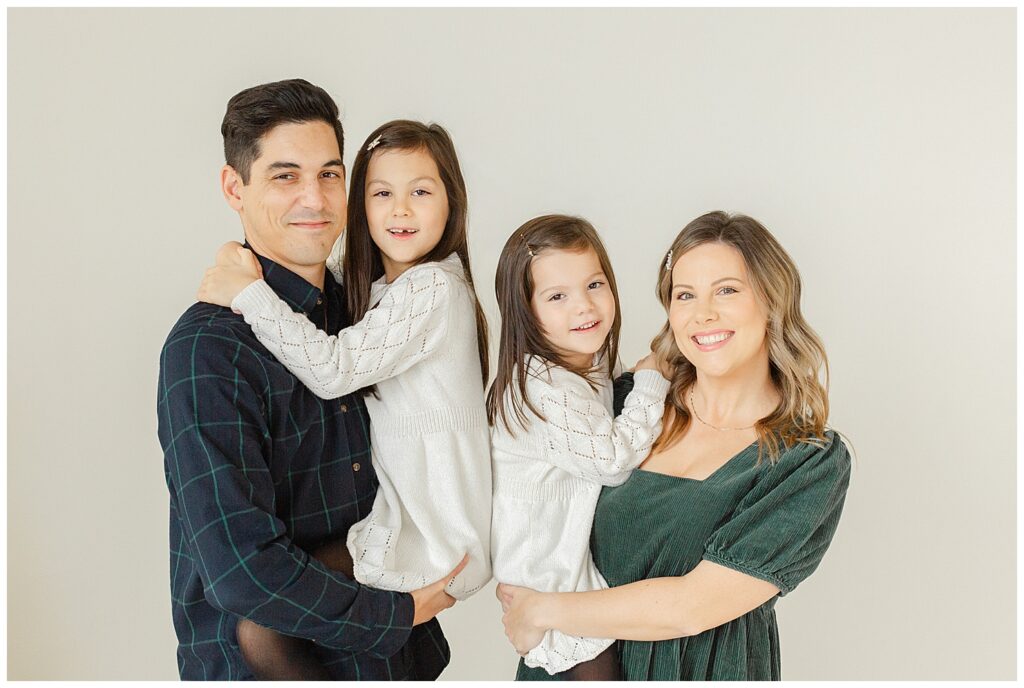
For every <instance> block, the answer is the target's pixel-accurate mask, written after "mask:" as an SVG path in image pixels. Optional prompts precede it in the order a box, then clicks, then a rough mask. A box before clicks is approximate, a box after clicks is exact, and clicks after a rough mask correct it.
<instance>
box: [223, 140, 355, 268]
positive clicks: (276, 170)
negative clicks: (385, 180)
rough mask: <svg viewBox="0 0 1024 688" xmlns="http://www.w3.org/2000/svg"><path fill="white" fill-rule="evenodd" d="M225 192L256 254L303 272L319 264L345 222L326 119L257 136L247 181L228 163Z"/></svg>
mask: <svg viewBox="0 0 1024 688" xmlns="http://www.w3.org/2000/svg"><path fill="white" fill-rule="evenodd" d="M223 182H224V184H223V186H224V194H225V196H226V197H227V199H228V203H229V204H230V205H231V206H232V207H233V208H235V210H237V211H238V212H239V214H240V215H241V216H242V226H243V227H244V228H245V237H246V239H248V241H249V244H250V245H251V246H252V247H253V249H254V250H255V251H256V253H259V254H260V255H263V256H265V257H267V258H269V259H270V260H272V261H274V262H275V263H279V264H280V265H282V266H283V267H286V268H288V269H289V270H291V271H292V272H295V273H297V274H299V275H303V276H305V275H306V274H308V273H309V272H310V269H314V270H315V269H317V268H322V267H323V264H324V261H325V260H326V259H327V256H328V255H329V254H330V252H331V248H332V247H333V246H334V242H335V241H336V240H337V238H338V236H339V235H340V234H341V231H342V228H343V226H344V222H345V212H346V209H347V202H348V199H347V196H346V195H345V168H344V166H343V164H342V161H341V152H340V151H339V150H338V140H337V139H336V138H335V135H334V129H333V128H331V126H330V125H328V124H327V123H326V122H302V123H300V124H292V123H289V124H280V125H278V126H276V127H274V128H273V129H271V130H270V131H268V132H267V133H266V134H264V135H263V137H262V138H261V139H260V156H259V157H258V158H257V159H256V160H255V161H254V162H253V164H252V168H251V169H250V171H249V183H248V184H242V182H241V178H240V177H239V176H238V175H237V173H236V172H235V171H234V170H233V169H232V168H230V167H225V170H224V173H223Z"/></svg>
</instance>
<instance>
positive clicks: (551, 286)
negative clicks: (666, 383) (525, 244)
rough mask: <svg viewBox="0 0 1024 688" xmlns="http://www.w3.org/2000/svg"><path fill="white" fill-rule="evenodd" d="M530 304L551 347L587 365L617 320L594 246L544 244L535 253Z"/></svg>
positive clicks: (567, 357) (609, 290)
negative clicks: (569, 247)
mask: <svg viewBox="0 0 1024 688" xmlns="http://www.w3.org/2000/svg"><path fill="white" fill-rule="evenodd" d="M530 271H531V274H532V276H533V298H532V299H531V303H530V306H531V307H532V308H533V314H534V315H535V316H536V317H537V321H538V322H539V323H540V326H541V329H542V330H543V331H544V336H545V337H547V340H548V343H550V344H551V346H552V348H554V349H555V350H556V351H558V352H559V353H560V354H562V355H563V356H564V357H565V359H566V360H567V361H569V362H570V363H571V364H573V365H575V366H579V367H585V368H589V367H590V366H591V364H592V361H593V358H594V354H595V353H597V352H598V351H599V350H600V349H601V347H602V346H604V343H605V340H606V339H608V331H609V330H610V329H611V327H612V321H614V320H615V296H614V295H613V294H612V290H611V287H609V286H608V278H607V277H606V276H605V274H604V270H603V269H602V268H601V261H600V260H599V259H598V257H597V253H595V252H594V249H592V248H589V247H588V248H586V249H585V250H583V251H563V250H558V249H548V250H545V251H544V252H543V253H541V254H539V255H538V256H537V257H536V258H534V259H533V261H532V262H531V265H530Z"/></svg>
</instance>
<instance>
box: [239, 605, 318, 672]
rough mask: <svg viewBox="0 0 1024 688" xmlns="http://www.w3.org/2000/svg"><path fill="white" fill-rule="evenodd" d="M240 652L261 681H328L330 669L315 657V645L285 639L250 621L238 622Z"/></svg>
mask: <svg viewBox="0 0 1024 688" xmlns="http://www.w3.org/2000/svg"><path fill="white" fill-rule="evenodd" d="M236 634H237V635H238V649H239V650H241V651H242V658H243V659H245V663H246V664H247V665H248V666H249V669H250V670H251V671H252V673H253V674H254V675H255V676H256V678H257V679H259V680H261V681H329V680H330V679H331V676H330V674H329V673H328V672H327V669H325V668H324V667H323V665H322V664H320V661H319V660H318V659H317V658H316V657H315V656H314V655H313V643H311V642H310V641H308V640H304V639H302V638H294V637H292V636H290V635H284V634H282V633H278V632H277V631H272V630H270V629H269V628H264V627H263V626H260V625H257V624H255V623H253V622H252V621H249V620H248V619H242V620H240V621H239V622H238V629H237V631H236Z"/></svg>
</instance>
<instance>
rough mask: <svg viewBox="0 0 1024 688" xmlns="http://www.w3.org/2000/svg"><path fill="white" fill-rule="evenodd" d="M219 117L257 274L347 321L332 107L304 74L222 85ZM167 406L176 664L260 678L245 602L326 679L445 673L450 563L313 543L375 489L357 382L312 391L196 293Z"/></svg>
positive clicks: (163, 438)
mask: <svg viewBox="0 0 1024 688" xmlns="http://www.w3.org/2000/svg"><path fill="white" fill-rule="evenodd" d="M221 133H222V134H223V136H224V154H225V158H226V163H227V164H226V165H225V166H224V168H223V169H222V171H221V188H222V191H223V193H224V197H225V198H226V199H227V201H228V204H229V205H230V206H231V207H232V208H234V209H235V210H236V211H238V214H239V216H240V218H241V221H242V227H243V229H244V231H245V237H246V240H247V242H248V246H249V247H250V248H251V249H252V250H253V251H254V252H255V253H256V254H257V256H258V258H259V261H260V264H261V266H262V269H263V275H264V278H265V279H266V281H267V283H268V284H269V285H270V286H271V287H272V288H273V289H274V291H275V292H277V294H278V295H279V296H280V297H281V298H282V299H284V300H285V301H286V302H288V304H289V305H290V306H292V308H294V309H295V310H297V311H302V312H303V313H305V314H306V315H307V316H308V317H309V318H310V320H312V321H313V322H314V323H316V325H317V326H318V327H321V328H323V329H324V330H325V331H326V332H328V333H330V334H336V333H337V332H338V330H340V329H341V328H342V327H344V326H345V325H347V324H349V323H348V321H347V316H346V312H345V305H344V304H345V298H344V294H343V293H342V290H341V287H340V286H339V285H338V284H337V283H336V282H335V280H334V278H333V277H332V275H331V274H330V272H329V271H327V270H326V269H325V260H326V258H327V256H328V254H329V253H330V250H331V247H332V246H333V245H334V242H335V240H336V239H337V238H338V236H339V235H340V233H341V231H342V227H343V225H344V221H345V215H346V199H347V197H346V194H345V168H344V166H343V164H342V155H343V153H344V133H343V131H342V127H341V123H340V122H339V121H338V109H337V106H336V105H335V103H334V101H333V100H332V99H331V98H330V96H329V95H327V93H326V92H325V91H324V90H323V89H321V88H319V87H317V86H313V85H312V84H310V83H308V82H306V81H303V80H301V79H295V80H290V81H281V82H276V83H271V84H264V85H261V86H256V87H253V88H250V89H246V90H245V91H242V92H241V93H239V94H237V95H236V96H234V97H233V98H232V99H231V100H230V101H229V103H228V108H227V113H226V114H225V116H224V121H223V123H222V125H221ZM157 412H158V415H159V436H160V443H161V446H162V447H163V450H164V471H165V478H166V481H167V486H168V489H169V490H170V548H171V561H170V569H171V596H172V610H173V620H174V628H175V631H176V633H177V635H178V643H179V644H178V671H179V674H180V675H181V678H182V679H219V680H223V679H252V678H255V676H254V675H253V672H252V671H251V670H250V668H249V667H248V666H247V664H246V663H245V661H244V660H243V658H242V655H241V654H240V652H239V648H238V642H237V636H236V630H235V629H236V625H237V622H238V621H239V619H240V618H243V617H244V618H248V619H251V620H252V621H253V622H255V623H257V624H259V625H260V626H265V627H267V628H271V629H274V630H276V631H279V632H281V633H284V634H287V635H290V636H295V637H299V638H305V639H309V640H312V641H313V642H314V643H315V645H314V653H315V656H316V658H317V659H319V660H320V661H321V663H322V665H323V667H324V668H325V670H326V672H327V675H329V676H330V677H331V678H334V679H371V680H373V679H434V678H437V676H438V675H439V674H440V673H441V670H442V669H443V668H444V667H445V666H446V665H447V663H448V659H449V650H448V644H447V641H446V640H445V638H444V635H443V634H442V633H441V629H440V626H439V625H438V623H437V621H436V620H435V619H434V618H433V617H434V615H436V614H437V613H438V612H439V611H441V610H442V609H444V608H447V607H449V606H451V605H452V604H453V603H454V600H453V599H452V598H451V597H449V596H448V595H447V594H445V593H444V585H445V583H447V580H448V579H447V578H446V579H444V580H441V581H438V582H437V583H436V584H434V585H431V586H428V587H426V588H423V589H421V590H417V591H414V592H413V593H411V594H409V593H395V592H388V591H381V590H375V589H373V588H368V587H365V586H361V585H359V584H358V583H356V582H355V581H353V580H352V579H351V578H350V577H348V576H346V575H344V574H342V573H339V572H337V571H332V570H331V569H329V568H327V567H326V566H325V565H324V564H323V563H321V562H320V561H318V560H317V559H315V558H313V557H312V556H311V555H310V554H309V553H310V552H311V551H312V550H313V549H315V548H316V547H318V546H319V545H321V544H323V543H325V542H329V541H331V540H337V539H342V540H344V538H345V536H346V533H347V532H348V529H349V527H350V526H351V525H352V524H354V523H356V522H357V521H359V520H361V519H362V518H363V517H365V516H366V515H367V514H368V513H369V511H370V507H371V506H372V504H373V499H374V494H375V491H376V487H377V480H376V476H375V474H374V471H373V467H372V465H371V463H370V450H369V442H370V440H369V434H368V423H369V419H368V417H367V414H366V408H365V406H364V404H363V402H362V399H361V397H359V396H356V395H349V396H345V397H342V398H340V399H335V400H330V401H325V400H321V399H319V398H317V397H316V395H314V394H313V393H312V392H310V391H308V390H307V389H306V388H305V387H303V386H302V385H301V383H299V381H298V380H297V379H296V378H295V377H294V376H292V375H291V373H289V372H288V371H287V369H285V368H284V366H282V365H281V364H280V363H278V362H277V360H276V359H274V357H273V356H272V355H271V354H270V353H269V352H268V351H267V350H266V349H265V348H264V347H263V345H261V344H260V343H259V342H258V341H257V340H256V338H255V336H253V334H252V331H251V330H250V328H249V326H248V325H246V324H245V322H244V320H242V318H241V317H240V316H238V315H235V314H233V313H232V312H231V311H230V310H229V309H226V308H221V307H218V306H213V305H210V304H204V303H197V304H195V305H193V306H192V307H191V308H189V309H188V310H187V311H186V312H185V314H184V315H183V316H182V317H181V319H179V320H178V322H177V324H176V325H175V326H174V328H173V329H172V330H171V333H170V335H169V336H168V337H167V341H166V342H165V344H164V348H163V351H162V353H161V357H160V380H159V385H158V398H157ZM424 622H425V623H424ZM417 624H421V625H417Z"/></svg>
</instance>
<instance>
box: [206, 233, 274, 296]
mask: <svg viewBox="0 0 1024 688" xmlns="http://www.w3.org/2000/svg"><path fill="white" fill-rule="evenodd" d="M216 260H217V263H216V265H214V266H213V267H212V268H210V269H209V270H207V271H206V274H205V275H203V281H202V283H201V284H200V285H199V293H198V294H196V299H197V300H199V301H203V302H205V303H212V304H215V305H217V306H224V307H225V308H227V307H229V306H230V305H231V301H232V300H233V299H234V298H235V297H236V296H238V294H239V293H240V292H241V291H242V290H243V289H245V288H246V287H247V286H249V285H250V284H252V283H253V282H255V281H256V280H258V279H262V278H263V268H262V267H260V262H259V261H258V260H256V254H254V253H253V252H252V251H250V250H249V249H247V248H245V247H243V246H242V245H241V244H240V243H238V242H237V241H229V242H228V243H226V244H224V245H223V246H221V247H220V250H219V251H217V259H216Z"/></svg>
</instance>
